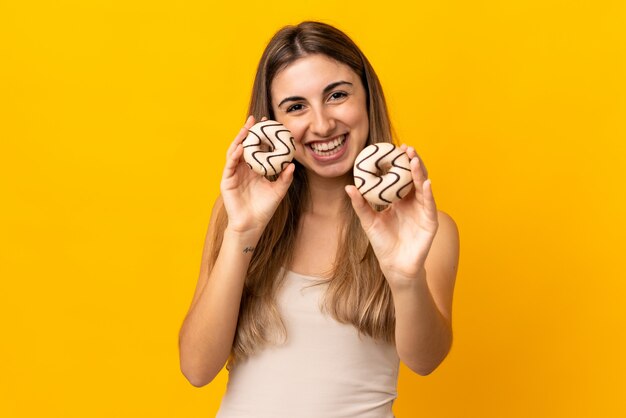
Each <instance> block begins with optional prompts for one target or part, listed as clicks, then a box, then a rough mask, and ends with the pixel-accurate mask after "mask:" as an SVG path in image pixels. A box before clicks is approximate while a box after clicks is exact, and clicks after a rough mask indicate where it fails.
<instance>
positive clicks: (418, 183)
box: [411, 157, 426, 204]
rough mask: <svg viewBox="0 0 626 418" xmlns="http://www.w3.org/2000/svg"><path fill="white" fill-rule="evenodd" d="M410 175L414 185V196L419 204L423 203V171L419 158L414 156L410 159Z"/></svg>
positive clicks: (424, 178)
mask: <svg viewBox="0 0 626 418" xmlns="http://www.w3.org/2000/svg"><path fill="white" fill-rule="evenodd" d="M411 177H412V179H413V185H414V186H415V198H416V199H417V201H418V202H419V203H420V204H424V187H423V184H424V181H425V180H426V177H424V172H423V171H422V169H421V166H420V159H419V158H417V157H414V158H412V159H411Z"/></svg>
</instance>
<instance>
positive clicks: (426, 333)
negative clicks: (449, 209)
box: [391, 212, 459, 376]
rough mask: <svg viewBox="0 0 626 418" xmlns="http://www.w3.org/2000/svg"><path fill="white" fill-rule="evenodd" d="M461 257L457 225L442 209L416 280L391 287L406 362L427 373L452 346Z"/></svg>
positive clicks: (398, 343) (401, 353) (398, 340)
mask: <svg viewBox="0 0 626 418" xmlns="http://www.w3.org/2000/svg"><path fill="white" fill-rule="evenodd" d="M458 259H459V237H458V230H457V227H456V224H455V223H454V221H453V220H452V218H450V217H449V216H448V215H447V214H445V213H443V212H439V228H438V230H437V234H436V235H435V239H434V241H433V244H432V247H431V249H430V252H429V254H428V257H427V258H426V262H425V268H424V269H422V270H421V271H420V272H419V273H418V274H417V276H416V277H415V280H412V281H409V282H405V283H404V284H403V285H402V286H396V287H391V291H392V294H393V300H394V306H395V310H396V348H397V350H398V355H399V356H400V358H401V359H402V361H403V362H404V363H405V364H406V365H407V366H408V367H409V368H410V369H411V370H413V371H414V372H416V373H418V374H420V375H422V376H425V375H427V374H429V373H431V372H432V371H433V370H435V369H436V368H437V366H438V365H439V364H440V363H441V362H442V361H443V359H444V358H445V357H446V356H447V354H448V352H449V351H450V348H451V346H452V295H453V291H454V284H455V278H456V272H457V267H458Z"/></svg>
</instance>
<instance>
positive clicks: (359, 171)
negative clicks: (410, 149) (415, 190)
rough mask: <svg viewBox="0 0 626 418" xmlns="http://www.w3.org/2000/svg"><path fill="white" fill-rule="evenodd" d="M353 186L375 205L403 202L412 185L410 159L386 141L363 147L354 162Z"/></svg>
mask: <svg viewBox="0 0 626 418" xmlns="http://www.w3.org/2000/svg"><path fill="white" fill-rule="evenodd" d="M384 171H387V173H386V174H383V172H384ZM354 185H355V186H356V187H357V189H359V191H360V192H361V194H362V195H363V197H364V198H365V199H367V200H368V201H369V202H371V203H374V204H377V205H388V204H390V203H393V202H395V201H397V200H400V199H402V198H403V197H404V196H406V195H407V194H408V193H409V191H410V190H411V185H413V178H412V176H411V166H410V164H409V156H408V155H406V153H405V152H404V151H402V149H400V148H398V147H396V146H395V145H393V144H390V143H388V142H379V143H378V144H372V145H370V146H368V147H365V148H364V149H363V151H361V152H360V153H359V155H358V156H357V157H356V161H355V162H354Z"/></svg>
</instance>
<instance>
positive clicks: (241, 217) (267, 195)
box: [220, 116, 295, 237]
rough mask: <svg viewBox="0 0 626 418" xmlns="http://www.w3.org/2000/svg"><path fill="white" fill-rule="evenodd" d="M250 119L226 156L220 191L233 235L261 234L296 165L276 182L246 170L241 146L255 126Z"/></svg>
mask: <svg viewBox="0 0 626 418" xmlns="http://www.w3.org/2000/svg"><path fill="white" fill-rule="evenodd" d="M254 123H255V120H254V117H253V116H249V117H248V119H247V120H246V123H245V125H244V126H243V127H242V128H241V130H240V131H239V134H237V136H236V137H235V139H234V140H233V142H232V143H231V144H230V147H229V148H228V152H227V153H226V165H225V166H224V172H223V173H222V181H221V184H220V190H221V194H222V199H223V200H224V207H225V208H226V213H227V214H228V226H227V228H228V229H230V230H231V231H232V232H235V233H246V234H247V233H253V234H256V235H258V236H259V237H260V236H261V234H262V233H263V230H264V229H265V226H266V225H267V224H268V222H269V221H270V219H271V218H272V216H273V215H274V212H275V211H276V208H277V207H278V205H279V203H280V201H281V200H282V199H283V198H284V197H285V194H287V190H288V189H289V185H291V181H292V180H293V172H294V169H295V166H294V164H293V163H290V164H289V165H288V166H287V167H286V168H285V169H284V170H283V171H282V172H281V173H280V175H279V176H278V179H276V181H273V182H272V181H269V180H268V179H266V178H265V177H263V176H262V175H260V174H257V173H255V172H254V171H252V170H251V169H250V167H248V165H247V164H246V162H245V161H244V159H243V146H242V145H241V143H242V142H243V140H244V139H245V138H246V136H247V135H248V130H249V129H250V128H251V127H252V125H254Z"/></svg>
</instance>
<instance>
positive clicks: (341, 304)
mask: <svg viewBox="0 0 626 418" xmlns="http://www.w3.org/2000/svg"><path fill="white" fill-rule="evenodd" d="M310 54H323V55H326V56H328V57H330V58H332V59H334V60H336V61H338V62H340V63H343V64H346V65H347V66H349V67H350V68H351V69H352V70H353V71H354V72H355V73H356V74H357V75H358V76H359V77H360V79H361V82H362V83H363V87H364V88H365V91H366V92H367V109H368V117H369V136H368V139H367V143H366V146H367V145H369V144H372V143H376V142H392V138H393V135H392V128H391V124H390V121H389V116H388V112H387V105H386V103H385V97H384V95H383V91H382V87H381V85H380V82H379V80H378V77H377V76H376V73H375V72H374V69H373V68H372V66H371V65H370V63H369V61H368V60H367V58H366V57H365V55H363V53H362V52H361V50H360V49H359V48H358V47H357V46H356V44H355V43H354V42H353V41H352V40H351V39H350V38H349V37H348V36H347V35H346V34H344V33H343V32H341V31H340V30H338V29H336V28H334V27H332V26H330V25H327V24H325V23H321V22H302V23H300V24H299V25H297V26H286V27H284V28H282V29H281V30H279V31H278V32H277V33H276V34H275V35H274V37H273V38H272V39H271V40H270V42H269V43H268V45H267V47H266V48H265V51H264V52H263V55H262V57H261V60H260V62H259V66H258V68H257V72H256V77H255V80H254V85H253V89H252V97H251V100H250V106H249V112H248V114H251V115H254V117H255V119H256V120H260V119H261V118H262V117H264V116H267V117H268V118H270V119H273V118H274V112H273V109H272V105H271V95H270V92H271V90H270V89H271V83H272V80H273V79H274V77H275V76H276V74H278V72H280V71H281V70H283V69H284V68H285V67H287V66H288V65H289V64H291V63H293V62H294V61H296V60H297V59H299V58H301V57H303V56H306V55H310ZM294 163H295V164H296V170H295V172H294V179H293V182H292V184H291V186H290V188H289V191H288V192H287V195H286V196H285V198H284V199H283V200H282V202H281V203H280V205H279V207H278V208H277V210H276V212H275V214H274V216H273V217H272V219H271V221H270V222H269V224H268V225H267V227H266V228H265V231H264V233H263V235H262V236H261V239H260V241H259V243H258V245H257V246H256V250H255V252H254V255H253V257H252V261H251V262H250V266H249V267H248V274H247V277H246V280H245V285H244V290H243V295H242V299H241V307H240V312H239V321H238V324H237V331H236V334H235V340H234V342H233V348H232V353H231V358H230V361H229V366H230V365H232V364H234V362H236V361H238V360H240V359H243V358H245V357H247V356H249V355H251V354H252V353H254V352H255V351H256V350H257V349H258V348H259V347H261V346H263V345H264V344H267V343H278V342H279V341H280V340H284V338H285V337H286V331H285V327H284V324H283V323H282V320H281V318H280V314H279V312H278V309H277V306H276V292H277V290H278V289H279V287H280V286H281V284H282V282H283V279H284V273H285V269H287V268H289V266H290V265H291V260H292V252H293V248H294V243H295V237H296V234H297V233H298V225H299V221H300V216H301V213H302V212H303V210H304V208H306V204H307V200H308V196H309V189H308V185H307V180H306V171H305V169H304V167H302V166H301V165H300V164H299V163H298V162H297V161H295V160H294ZM379 209H380V208H379ZM345 215H346V216H345V217H346V219H347V222H346V224H345V226H344V227H343V230H342V232H341V235H340V237H341V239H342V244H341V245H339V246H338V250H337V255H336V258H335V259H336V260H342V262H341V263H335V265H334V269H333V271H332V272H330V273H329V277H328V280H326V281H324V283H326V284H327V286H328V288H327V289H326V292H325V299H324V308H325V310H326V311H327V312H329V313H330V314H331V315H332V316H333V317H334V318H335V319H336V320H338V321H340V322H342V323H348V324H353V325H354V326H355V327H356V328H357V329H358V330H359V332H361V333H364V334H366V335H369V336H371V337H373V338H377V339H382V340H384V341H387V342H393V341H394V328H395V314H394V308H393V301H392V298H391V291H390V289H389V286H388V285H387V282H386V280H385V278H384V277H383V274H382V272H381V270H380V266H379V265H378V261H377V260H376V257H375V256H374V253H373V251H372V248H371V246H370V244H369V241H368V239H367V237H366V235H365V232H364V231H363V229H362V228H361V224H360V222H359V219H358V218H357V216H356V214H355V213H354V211H353V209H352V207H351V205H350V201H349V199H348V197H347V196H346V199H345ZM227 222H228V220H227V216H226V213H225V210H223V208H222V209H221V210H220V212H219V215H218V225H217V228H216V236H215V242H214V246H213V249H214V250H213V254H212V262H213V263H214V262H215V260H216V259H217V255H218V253H219V248H220V245H221V241H222V237H223V231H224V229H225V227H226V224H227Z"/></svg>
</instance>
